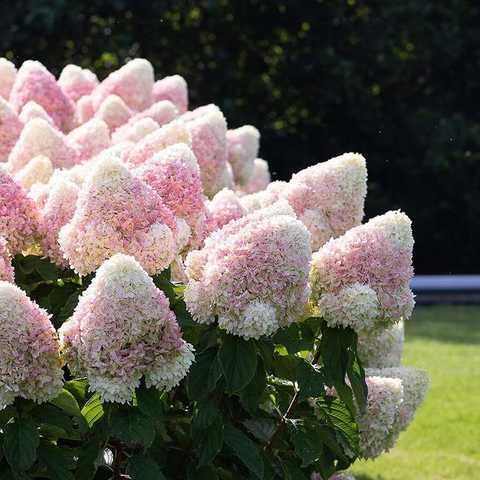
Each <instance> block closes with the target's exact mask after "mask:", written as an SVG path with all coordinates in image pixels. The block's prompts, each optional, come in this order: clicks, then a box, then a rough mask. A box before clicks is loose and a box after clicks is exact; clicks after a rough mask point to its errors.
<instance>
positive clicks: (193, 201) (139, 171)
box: [132, 143, 205, 227]
mask: <svg viewBox="0 0 480 480" xmlns="http://www.w3.org/2000/svg"><path fill="white" fill-rule="evenodd" d="M132 171H133V172H134V174H135V175H137V176H139V177H140V178H141V179H142V180H143V181H144V182H145V183H147V184H148V185H150V186H151V187H152V188H153V189H154V190H155V191H156V192H157V193H158V194H159V195H160V197H162V200H163V202H164V203H165V205H166V206H167V207H168V208H169V209H170V210H171V211H172V212H173V213H174V214H175V215H176V216H177V217H180V218H183V219H185V221H186V222H187V223H188V224H189V225H190V226H191V227H193V226H194V225H195V224H196V222H197V220H198V218H199V216H200V215H201V214H202V213H203V212H204V210H205V202H204V195H203V191H202V182H201V180H200V169H199V167H198V163H197V159H196V158H195V155H194V154H193V152H192V151H191V150H190V148H189V147H188V146H187V145H185V144H183V143H178V144H174V145H171V146H169V147H167V148H165V149H164V150H162V151H160V152H159V153H157V154H155V155H154V156H152V157H150V158H149V159H148V160H147V161H146V162H145V163H142V164H140V165H138V166H137V167H135V168H134V169H133V170H132Z"/></svg>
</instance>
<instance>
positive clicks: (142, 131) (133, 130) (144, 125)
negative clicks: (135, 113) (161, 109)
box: [112, 117, 159, 145]
mask: <svg viewBox="0 0 480 480" xmlns="http://www.w3.org/2000/svg"><path fill="white" fill-rule="evenodd" d="M158 128H159V125H158V123H157V122H156V121H155V120H152V119H151V118H149V117H146V118H140V119H139V120H135V121H133V119H131V120H130V121H129V122H128V123H126V124H125V125H122V126H121V127H120V128H117V129H116V130H115V131H114V132H113V134H112V143H113V144H114V145H115V144H117V143H121V142H134V143H137V142H139V141H140V140H141V139H142V138H144V137H146V136H147V135H149V134H150V133H152V132H154V131H155V130H158Z"/></svg>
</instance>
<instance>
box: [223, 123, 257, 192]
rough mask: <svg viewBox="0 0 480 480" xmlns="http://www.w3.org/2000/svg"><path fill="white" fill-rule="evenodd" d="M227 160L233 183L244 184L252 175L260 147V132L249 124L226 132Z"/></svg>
mask: <svg viewBox="0 0 480 480" xmlns="http://www.w3.org/2000/svg"><path fill="white" fill-rule="evenodd" d="M227 146H228V161H229V163H230V165H231V166H232V170H233V177H234V179H235V183H238V184H239V185H245V184H246V183H248V181H249V180H250V178H251V177H252V175H253V171H254V164H255V159H256V158H257V156H258V149H259V148H260V132H259V131H258V130H257V129H256V128H255V127H252V126H251V125H244V126H243V127H240V128H236V129H234V130H228V132H227Z"/></svg>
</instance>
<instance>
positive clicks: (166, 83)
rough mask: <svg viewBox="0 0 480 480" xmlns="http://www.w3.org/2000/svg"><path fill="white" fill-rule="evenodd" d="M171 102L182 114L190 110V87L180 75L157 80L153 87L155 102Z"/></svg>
mask: <svg viewBox="0 0 480 480" xmlns="http://www.w3.org/2000/svg"><path fill="white" fill-rule="evenodd" d="M160 100H169V101H170V102H172V103H173V104H174V105H175V106H176V107H177V109H178V111H179V112H180V113H185V112H186V111H187V110H188V87H187V82H186V81H185V79H184V78H183V77H182V76H180V75H171V76H169V77H164V78H162V79H161V80H157V81H156V82H155V83H154V85H153V101H154V102H158V101H160Z"/></svg>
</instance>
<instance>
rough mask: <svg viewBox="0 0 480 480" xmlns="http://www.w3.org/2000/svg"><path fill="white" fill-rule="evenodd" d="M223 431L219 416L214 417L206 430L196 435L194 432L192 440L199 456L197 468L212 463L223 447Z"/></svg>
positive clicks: (221, 420)
mask: <svg viewBox="0 0 480 480" xmlns="http://www.w3.org/2000/svg"><path fill="white" fill-rule="evenodd" d="M223 431H224V424H223V419H222V417H221V416H218V417H216V418H215V420H214V421H213V422H212V423H211V424H210V425H209V427H208V428H207V429H205V430H200V431H198V432H197V433H195V431H194V437H193V438H194V443H195V445H196V446H197V451H198V455H199V462H198V466H199V467H201V466H203V465H207V464H208V463H210V462H212V461H213V460H214V458H215V457H216V456H217V454H218V453H219V452H220V450H221V449H222V447H223Z"/></svg>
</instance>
